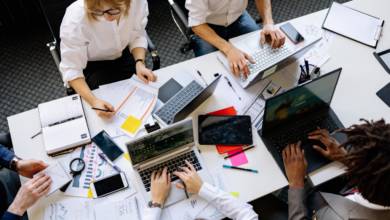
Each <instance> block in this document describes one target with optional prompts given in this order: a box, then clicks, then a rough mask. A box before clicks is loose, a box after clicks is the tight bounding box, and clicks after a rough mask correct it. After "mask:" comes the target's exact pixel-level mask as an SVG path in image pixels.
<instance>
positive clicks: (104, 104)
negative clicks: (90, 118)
mask: <svg viewBox="0 0 390 220" xmlns="http://www.w3.org/2000/svg"><path fill="white" fill-rule="evenodd" d="M91 105H92V107H94V108H100V109H106V110H110V111H111V112H104V111H99V110H95V112H96V114H97V115H98V116H99V117H102V118H107V119H110V118H111V117H112V116H114V115H115V109H114V106H112V105H111V104H110V103H108V102H106V101H103V100H101V99H95V100H94V101H93V102H92V103H91Z"/></svg>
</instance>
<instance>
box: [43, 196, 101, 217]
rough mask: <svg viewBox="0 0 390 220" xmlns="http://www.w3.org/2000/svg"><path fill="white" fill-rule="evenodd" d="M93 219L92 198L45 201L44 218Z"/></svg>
mask: <svg viewBox="0 0 390 220" xmlns="http://www.w3.org/2000/svg"><path fill="white" fill-rule="evenodd" d="M70 219H72V220H95V213H94V209H93V199H82V200H80V199H78V200H71V201H59V202H45V217H44V220H70Z"/></svg>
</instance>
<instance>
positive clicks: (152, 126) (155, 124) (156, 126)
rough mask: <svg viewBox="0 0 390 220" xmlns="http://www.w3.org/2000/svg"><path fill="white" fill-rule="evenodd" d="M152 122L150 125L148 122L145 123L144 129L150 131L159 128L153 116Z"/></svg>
mask: <svg viewBox="0 0 390 220" xmlns="http://www.w3.org/2000/svg"><path fill="white" fill-rule="evenodd" d="M151 117H152V116H151ZM153 122H154V124H153V125H150V124H146V125H145V129H146V131H147V132H148V133H151V132H153V131H157V130H158V129H160V128H161V127H160V125H158V123H157V122H156V121H155V120H154V118H153Z"/></svg>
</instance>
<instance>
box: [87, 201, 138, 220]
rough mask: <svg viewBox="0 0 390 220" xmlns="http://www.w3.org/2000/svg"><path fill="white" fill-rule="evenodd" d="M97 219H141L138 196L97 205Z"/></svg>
mask: <svg viewBox="0 0 390 220" xmlns="http://www.w3.org/2000/svg"><path fill="white" fill-rule="evenodd" d="M94 208H95V219H96V220H107V219H110V220H129V219H131V220H141V218H140V212H139V209H138V204H137V199H136V197H130V198H127V199H125V200H121V201H117V202H112V203H109V204H102V205H95V207H94Z"/></svg>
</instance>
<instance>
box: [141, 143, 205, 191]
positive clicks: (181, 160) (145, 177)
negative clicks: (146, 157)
mask: <svg viewBox="0 0 390 220" xmlns="http://www.w3.org/2000/svg"><path fill="white" fill-rule="evenodd" d="M185 160H187V161H188V162H190V163H191V164H192V165H193V166H194V168H195V169H196V171H199V170H202V166H201V165H200V163H199V160H198V158H197V157H196V154H195V152H194V151H190V152H187V153H185V154H182V155H180V156H177V157H174V158H173V159H170V160H167V161H164V162H162V163H161V164H158V165H155V166H152V167H149V168H148V169H145V170H142V171H141V172H140V173H139V174H140V176H141V179H142V182H143V184H144V186H145V189H146V191H147V192H149V191H150V178H151V175H152V173H153V170H156V171H158V170H159V169H160V168H161V169H164V167H168V173H170V174H171V177H172V178H171V182H173V181H175V180H177V179H179V177H177V176H175V175H173V172H174V171H176V165H178V166H179V167H187V168H189V167H188V166H187V164H186V163H185Z"/></svg>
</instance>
